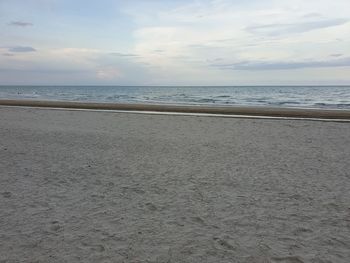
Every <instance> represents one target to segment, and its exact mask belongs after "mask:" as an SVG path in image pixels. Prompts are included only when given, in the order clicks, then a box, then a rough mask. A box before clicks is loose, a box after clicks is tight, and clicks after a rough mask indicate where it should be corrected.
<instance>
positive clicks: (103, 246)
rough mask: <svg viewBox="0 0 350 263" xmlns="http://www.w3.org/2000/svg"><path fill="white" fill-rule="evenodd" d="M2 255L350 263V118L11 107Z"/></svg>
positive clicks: (6, 115)
mask: <svg viewBox="0 0 350 263" xmlns="http://www.w3.org/2000/svg"><path fill="white" fill-rule="evenodd" d="M0 172H1V175H0V262H261V263H262V262H278V263H299V262H344V263H345V262H349V259H350V123H335V122H321V121H305V120H303V121H296V120H263V119H235V118H214V117H193V116H192V117H191V116H162V115H141V114H127V113H111V112H88V111H68V110H49V109H32V108H9V107H0Z"/></svg>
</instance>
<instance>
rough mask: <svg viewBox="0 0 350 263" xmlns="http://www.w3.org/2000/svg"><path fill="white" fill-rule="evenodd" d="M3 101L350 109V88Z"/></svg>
mask: <svg viewBox="0 0 350 263" xmlns="http://www.w3.org/2000/svg"><path fill="white" fill-rule="evenodd" d="M0 99H26V100H60V101H80V102H109V103H111V102H112V103H114V102H115V103H156V104H187V105H213V106H214V105H226V106H228V105H232V106H235V105H236V106H269V107H298V108H330V109H350V86H225V87H217V86H212V87H210V86H203V87H199V86H195V87H191V86H186V87H178V86H173V87H172V86H165V87H159V86H154V87H152V86H138V87H135V86H0Z"/></svg>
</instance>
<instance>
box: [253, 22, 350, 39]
mask: <svg viewBox="0 0 350 263" xmlns="http://www.w3.org/2000/svg"><path fill="white" fill-rule="evenodd" d="M348 21H349V20H348V19H330V20H320V21H314V22H305V23H295V24H268V25H255V26H248V27H246V31H247V32H250V33H253V34H263V35H268V36H278V35H284V34H290V33H292V34H295V33H304V32H308V31H312V30H316V29H321V28H327V27H333V26H338V25H343V24H345V23H347V22H348Z"/></svg>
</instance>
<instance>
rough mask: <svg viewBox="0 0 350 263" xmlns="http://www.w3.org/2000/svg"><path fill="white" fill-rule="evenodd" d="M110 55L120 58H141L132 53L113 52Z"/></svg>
mask: <svg viewBox="0 0 350 263" xmlns="http://www.w3.org/2000/svg"><path fill="white" fill-rule="evenodd" d="M109 54H110V55H113V56H118V57H139V55H137V54H130V53H119V52H112V53H109Z"/></svg>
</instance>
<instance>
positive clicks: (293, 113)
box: [0, 99, 350, 120]
mask: <svg viewBox="0 0 350 263" xmlns="http://www.w3.org/2000/svg"><path fill="white" fill-rule="evenodd" d="M0 105H3V106H5V105H6V106H30V107H38V106H39V107H47V108H67V109H95V110H97V109H99V110H119V111H140V112H142V111H155V112H178V113H200V114H203V113H204V114H221V115H245V116H270V117H291V118H322V119H345V120H350V110H349V109H311V108H309V109H303V108H280V107H258V106H256V107H253V106H232V105H231V106H222V105H221V106H218V105H212V106H210V105H171V104H150V103H147V104H142V103H138V104H133V103H124V104H123V103H101V102H76V101H42V100H8V99H0Z"/></svg>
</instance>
